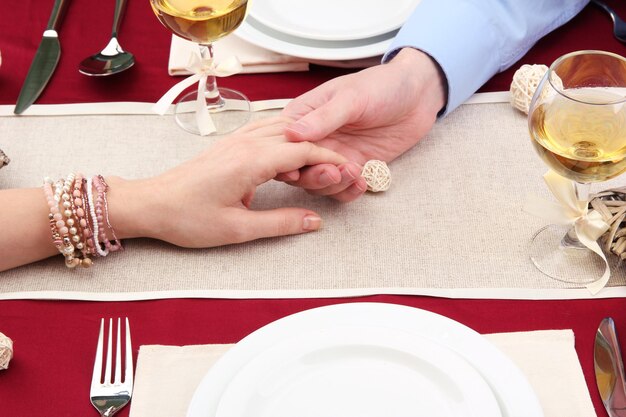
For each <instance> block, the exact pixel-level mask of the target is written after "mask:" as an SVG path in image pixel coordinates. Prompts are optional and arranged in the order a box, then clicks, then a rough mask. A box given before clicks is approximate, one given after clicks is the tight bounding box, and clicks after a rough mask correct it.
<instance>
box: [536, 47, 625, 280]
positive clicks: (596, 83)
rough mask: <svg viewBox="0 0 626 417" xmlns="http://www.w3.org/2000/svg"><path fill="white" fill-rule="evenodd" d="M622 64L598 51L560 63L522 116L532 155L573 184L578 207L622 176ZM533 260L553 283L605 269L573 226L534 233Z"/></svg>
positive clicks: (589, 276) (590, 275) (579, 53)
mask: <svg viewBox="0 0 626 417" xmlns="http://www.w3.org/2000/svg"><path fill="white" fill-rule="evenodd" d="M625 94H626V59H624V58H623V57H621V56H619V55H616V54H612V53H609V52H604V51H591V50H588V51H577V52H572V53H569V54H566V55H563V56H562V57H560V58H558V59H557V60H556V61H554V63H553V64H552V65H551V66H550V68H549V69H548V71H547V73H546V74H545V75H544V77H543V79H542V81H541V82H540V84H539V85H538V87H537V90H536V91H535V94H534V96H533V99H532V101H531V104H530V109H529V112H528V127H529V130H530V136H531V138H532V143H533V146H534V148H535V151H536V152H537V153H538V154H539V156H540V157H541V159H543V161H544V162H545V163H546V164H547V165H548V166H549V167H550V168H551V169H552V170H553V171H555V172H556V173H557V174H559V175H561V176H563V177H565V178H569V179H570V180H573V181H574V182H575V186H576V194H577V196H578V200H579V202H580V204H582V207H584V205H585V204H587V201H588V199H589V190H590V186H591V183H597V182H601V181H606V180H608V179H611V178H614V177H616V176H618V175H620V174H622V173H623V172H624V171H626V159H625V158H626V95H625ZM530 251H531V253H530V256H531V260H532V261H533V263H534V264H535V266H536V267H537V268H538V269H539V270H540V271H541V272H543V273H544V274H546V275H548V276H549V277H551V278H554V279H556V280H558V281H562V282H568V283H576V284H588V283H591V282H593V281H595V280H597V279H598V278H599V277H600V276H602V274H603V273H604V269H605V263H604V261H603V260H602V259H601V258H600V257H599V256H598V255H596V254H595V253H594V252H593V251H591V250H589V249H587V248H586V247H585V246H584V245H583V244H581V243H580V241H579V240H578V238H577V235H576V232H575V231H574V229H573V228H571V229H569V230H567V229H566V228H564V227H562V226H555V225H552V226H547V227H545V228H543V229H541V230H540V231H539V232H537V233H536V234H535V236H534V237H533V240H532V242H531V248H530Z"/></svg>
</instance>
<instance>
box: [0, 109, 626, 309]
mask: <svg viewBox="0 0 626 417" xmlns="http://www.w3.org/2000/svg"><path fill="white" fill-rule="evenodd" d="M277 113H278V111H277V110H274V111H266V112H259V113H255V114H254V116H253V117H256V118H258V117H267V116H271V115H275V114H277ZM0 131H2V132H3V135H2V139H0V140H1V142H0V147H1V148H2V149H3V150H4V151H5V152H7V154H9V155H11V159H12V161H11V164H10V165H8V166H7V167H5V168H3V169H2V171H0V188H8V187H33V186H35V187H37V186H40V184H41V181H42V179H43V177H45V176H50V177H63V176H65V175H67V173H68V172H70V171H82V172H83V173H85V174H96V173H100V174H103V175H105V176H106V175H112V174H115V175H120V176H123V177H127V178H138V177H145V176H149V175H155V174H157V173H160V172H162V171H163V170H165V169H167V168H170V167H173V166H175V165H177V164H179V163H180V162H182V161H184V160H186V159H188V158H190V157H192V156H194V155H195V154H197V153H198V152H200V151H201V150H202V149H204V148H206V147H207V146H210V144H211V143H212V142H213V141H214V140H216V139H215V138H211V137H198V136H193V135H190V134H187V133H185V132H183V131H182V130H180V129H179V128H178V126H177V125H176V124H175V123H174V121H173V120H172V117H171V116H163V117H159V116H150V115H132V116H131V115H109V116H80V117H78V116H55V117H46V116H42V117H1V118H0ZM43 150H45V152H44V151H43ZM390 167H391V170H392V173H393V183H392V186H391V189H390V190H388V191H386V192H384V193H379V194H367V195H365V196H364V197H363V198H361V199H360V200H359V201H357V202H354V203H351V204H340V203H338V202H335V201H333V200H331V199H328V198H323V197H315V196H310V195H308V194H306V193H305V192H303V191H302V190H300V189H297V188H293V187H290V186H287V185H285V184H282V183H277V182H272V183H269V184H267V185H265V186H263V187H261V189H260V190H259V192H258V193H257V196H256V201H255V203H254V207H255V208H256V209H263V208H269V207H278V206H283V205H287V206H302V207H307V208H309V209H312V210H315V211H317V212H318V213H320V214H321V216H322V217H323V219H324V222H325V223H324V228H323V229H322V230H321V231H319V232H315V233H310V234H305V235H299V236H290V237H284V238H275V239H266V240H259V241H255V242H250V243H247V244H242V245H233V246H226V247H220V248H214V249H202V250H189V249H181V248H177V247H174V246H172V245H168V244H166V243H163V242H158V241H152V240H141V239H139V240H131V241H127V242H126V248H127V250H126V251H125V252H123V253H115V254H113V255H112V256H110V257H107V258H105V259H97V260H96V262H95V265H94V267H93V268H91V269H89V270H76V271H68V270H67V269H66V268H65V266H64V264H63V261H62V259H60V258H59V257H56V258H53V259H49V260H46V261H43V262H39V263H36V264H33V265H29V266H25V267H22V268H17V269H14V270H11V271H7V272H4V273H0V299H1V298H78V299H98V300H115V299H119V300H125V299H144V298H164V297H233V298H238V297H332V296H353V295H365V294H380V293H396V294H426V295H437V296H446V297H479V298H531V299H532V298H577V297H591V294H590V293H589V292H588V291H587V290H586V289H573V290H566V289H568V288H572V286H571V285H568V284H563V283H559V282H556V281H554V280H551V279H549V278H547V277H545V276H544V275H542V274H541V273H540V272H538V271H537V270H536V269H535V267H534V266H533V265H532V264H531V262H530V261H529V259H528V256H527V245H528V242H529V241H530V238H531V237H532V235H533V234H534V233H535V231H536V230H538V229H539V228H540V227H541V226H543V225H544V221H543V220H541V219H538V218H534V217H532V216H530V215H528V214H526V213H524V212H523V211H522V209H521V208H522V206H523V203H524V201H525V199H526V197H527V195H529V194H534V195H539V196H544V197H547V198H550V196H549V195H548V191H547V190H546V187H545V185H544V184H543V180H542V175H543V173H544V172H545V171H546V167H545V165H544V164H543V163H542V162H541V160H540V159H539V157H538V156H537V155H535V153H534V151H533V149H532V146H531V144H530V139H529V137H528V131H527V123H526V117H525V116H524V115H523V114H521V113H519V112H518V111H516V110H514V109H513V108H512V107H511V106H510V105H508V104H506V103H499V104H471V105H463V106H461V107H460V108H459V109H457V110H456V111H455V112H453V113H452V114H450V115H449V116H448V117H446V118H445V119H443V120H440V121H439V122H438V123H437V124H436V125H435V127H434V128H433V130H432V131H431V132H430V133H429V134H428V135H427V137H426V138H424V139H423V140H421V141H420V142H419V143H418V144H417V145H416V146H415V147H414V148H413V149H411V150H410V151H408V152H407V153H405V154H404V155H403V156H401V157H400V158H398V159H397V160H395V161H394V162H393V163H391V164H390ZM617 184H619V185H624V179H618V180H616V181H613V182H612V183H610V184H604V185H602V187H609V186H612V185H617ZM596 189H597V188H596ZM42 198H43V197H42ZM625 283H626V277H625V275H624V269H623V268H622V269H619V270H617V271H615V272H614V273H613V276H612V278H611V281H610V282H609V287H612V288H609V289H607V290H604V291H603V292H601V293H600V294H599V295H598V296H600V297H602V296H615V295H624V294H626V293H625V292H624V287H623V285H624V284H625Z"/></svg>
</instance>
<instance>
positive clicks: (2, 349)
mask: <svg viewBox="0 0 626 417" xmlns="http://www.w3.org/2000/svg"><path fill="white" fill-rule="evenodd" d="M12 357H13V341H12V340H11V339H9V338H8V337H7V336H5V335H4V334H2V333H0V370H3V369H7V368H8V367H9V362H10V361H11V358H12Z"/></svg>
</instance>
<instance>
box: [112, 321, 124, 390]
mask: <svg viewBox="0 0 626 417" xmlns="http://www.w3.org/2000/svg"><path fill="white" fill-rule="evenodd" d="M120 325H121V323H120V318H119V317H118V318H117V343H116V347H115V351H116V352H115V382H114V383H115V384H121V383H122V352H121V350H122V341H121V340H120Z"/></svg>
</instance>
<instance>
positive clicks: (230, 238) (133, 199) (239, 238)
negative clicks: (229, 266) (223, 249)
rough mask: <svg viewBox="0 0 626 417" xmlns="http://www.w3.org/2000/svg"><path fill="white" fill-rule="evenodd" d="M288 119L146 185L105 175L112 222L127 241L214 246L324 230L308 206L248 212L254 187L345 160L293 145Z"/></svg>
mask: <svg viewBox="0 0 626 417" xmlns="http://www.w3.org/2000/svg"><path fill="white" fill-rule="evenodd" d="M290 121H291V119H287V118H285V117H278V118H270V119H263V120H259V121H256V122H253V123H251V124H248V125H246V126H244V127H243V128H242V129H240V130H238V131H237V132H235V133H233V134H232V135H229V136H228V137H226V138H224V139H222V140H220V141H218V142H216V143H215V144H214V145H213V146H211V147H210V148H209V149H207V150H206V151H205V152H203V153H202V154H200V155H198V156H197V157H196V158H194V159H192V160H190V161H187V162H185V163H183V164H181V165H179V166H177V167H176V168H173V169H171V170H169V171H167V172H165V173H163V174H162V175H159V176H157V177H155V178H151V179H148V180H137V181H126V180H122V179H120V178H115V177H113V178H107V181H108V183H109V185H110V191H109V212H110V215H111V223H112V225H113V226H114V227H115V228H116V230H118V231H119V234H122V235H123V236H122V238H123V237H139V236H141V237H151V238H156V239H160V240H164V241H167V242H170V243H173V244H175V245H178V246H183V247H194V248H199V247H210V246H218V245H225V244H231V243H240V242H245V241H249V240H254V239H258V238H263V237H272V236H281V235H290V234H297V233H304V232H309V231H313V230H317V229H319V227H320V226H321V219H320V217H319V215H317V214H316V213H315V212H313V211H310V210H307V209H304V208H278V209H273V210H265V211H254V210H250V209H249V208H250V203H251V202H252V199H253V198H254V193H255V191H256V188H257V187H258V186H259V185H261V184H263V183H265V182H267V181H269V180H271V179H273V178H275V177H276V176H277V175H279V174H282V173H286V172H292V171H294V170H299V169H301V168H303V167H306V166H309V165H318V164H324V165H327V166H333V167H336V166H339V165H341V164H344V163H346V162H347V160H346V158H345V157H343V156H341V155H339V154H337V153H335V152H333V151H331V150H329V149H326V148H322V147H319V146H316V145H313V144H311V143H309V142H297V143H296V142H289V141H287V139H286V138H285V136H284V134H283V132H284V129H285V126H286V124H287V123H288V122H290Z"/></svg>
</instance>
